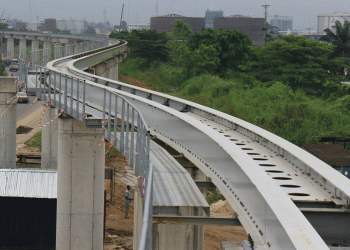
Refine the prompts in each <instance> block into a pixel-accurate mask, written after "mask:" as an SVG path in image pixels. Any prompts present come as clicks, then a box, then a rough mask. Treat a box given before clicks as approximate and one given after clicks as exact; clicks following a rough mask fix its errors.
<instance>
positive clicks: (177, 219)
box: [153, 215, 242, 226]
mask: <svg viewBox="0 0 350 250" xmlns="http://www.w3.org/2000/svg"><path fill="white" fill-rule="evenodd" d="M153 223H154V224H182V225H219V226H242V225H241V223H240V222H239V220H238V219H237V218H232V217H207V216H171V215H153Z"/></svg>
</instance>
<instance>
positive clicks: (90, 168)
mask: <svg viewBox="0 0 350 250" xmlns="http://www.w3.org/2000/svg"><path fill="white" fill-rule="evenodd" d="M103 135H104V131H103V130H102V129H101V128H99V129H89V128H86V127H85V126H84V124H83V123H81V122H79V121H78V120H75V119H73V118H60V119H59V121H58V178H57V190H58V191H57V236H56V249H57V250H61V249H62V250H66V249H71V250H77V249H79V250H80V249H94V250H95V249H96V250H102V249H103V214H104V206H103V199H104V191H103V190H104V165H105V160H104V148H105V145H104V143H102V145H101V147H100V148H99V149H97V145H98V144H99V143H100V141H101V138H102V137H103Z"/></svg>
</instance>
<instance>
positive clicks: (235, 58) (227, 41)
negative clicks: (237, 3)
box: [187, 29, 253, 74]
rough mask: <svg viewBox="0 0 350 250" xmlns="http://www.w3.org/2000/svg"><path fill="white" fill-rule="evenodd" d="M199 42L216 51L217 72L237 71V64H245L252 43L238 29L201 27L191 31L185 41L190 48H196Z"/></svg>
mask: <svg viewBox="0 0 350 250" xmlns="http://www.w3.org/2000/svg"><path fill="white" fill-rule="evenodd" d="M201 44H204V45H206V46H212V47H213V48H214V49H215V50H216V52H217V53H218V58H219V61H220V62H219V64H218V67H217V73H219V74H225V73H226V72H227V71H229V70H235V71H237V70H238V69H239V68H238V66H239V65H242V64H245V63H246V62H247V61H248V60H249V58H250V54H251V52H250V51H251V50H250V47H251V46H252V45H253V43H252V40H251V39H250V37H249V36H248V35H247V34H245V33H243V32H241V31H238V30H223V29H218V30H213V29H202V30H201V32H200V33H193V34H192V35H191V37H190V39H189V40H188V42H187V45H188V47H189V48H190V49H191V50H193V51H194V50H195V49H198V48H199V47H200V45H201Z"/></svg>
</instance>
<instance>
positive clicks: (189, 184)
mask: <svg viewBox="0 0 350 250" xmlns="http://www.w3.org/2000/svg"><path fill="white" fill-rule="evenodd" d="M151 161H152V163H153V167H154V177H153V188H154V192H153V195H154V198H153V205H154V206H174V207H208V206H209V205H208V203H207V201H206V200H205V199H204V197H203V195H202V193H201V192H200V190H199V189H198V187H197V185H196V184H195V183H194V181H193V179H192V177H191V175H190V174H189V173H188V171H187V170H186V169H185V168H184V167H182V166H181V165H180V163H178V162H177V161H176V160H175V159H174V158H173V157H172V156H171V155H170V154H169V153H168V152H167V151H166V150H165V149H164V148H162V147H161V146H159V145H158V144H157V143H155V142H153V141H151Z"/></svg>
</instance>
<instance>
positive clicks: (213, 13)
mask: <svg viewBox="0 0 350 250" xmlns="http://www.w3.org/2000/svg"><path fill="white" fill-rule="evenodd" d="M222 17H224V11H223V10H207V11H206V12H205V28H211V29H214V20H215V19H216V18H222Z"/></svg>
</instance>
